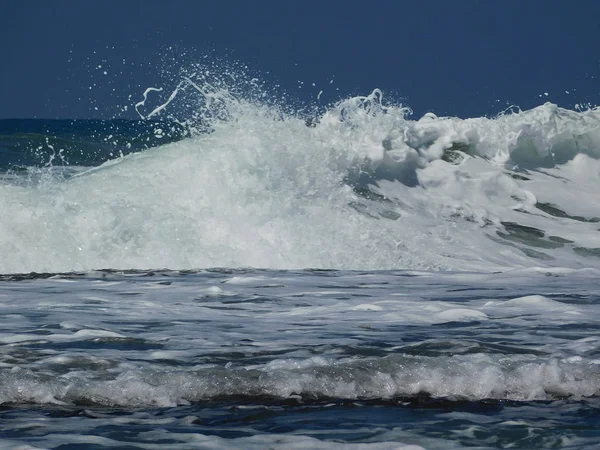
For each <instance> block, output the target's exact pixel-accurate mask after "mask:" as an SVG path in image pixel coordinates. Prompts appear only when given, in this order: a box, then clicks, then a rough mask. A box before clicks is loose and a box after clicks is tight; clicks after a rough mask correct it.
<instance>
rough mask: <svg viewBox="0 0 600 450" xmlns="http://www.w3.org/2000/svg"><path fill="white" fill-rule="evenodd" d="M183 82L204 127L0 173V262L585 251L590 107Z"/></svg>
mask: <svg viewBox="0 0 600 450" xmlns="http://www.w3.org/2000/svg"><path fill="white" fill-rule="evenodd" d="M200 99H201V100H203V101H204V103H202V102H201V101H200V103H201V104H202V105H203V106H204V107H206V108H208V109H209V112H206V113H205V115H204V118H205V119H206V121H207V122H208V123H209V126H208V128H210V130H211V133H209V134H200V135H198V136H196V137H193V138H189V139H187V140H184V141H181V142H178V143H174V144H169V145H165V146H162V147H158V148H155V149H152V150H148V151H145V152H142V153H138V154H134V155H129V156H127V157H124V158H120V159H116V160H113V161H110V162H108V163H106V164H104V165H103V166H101V167H99V168H95V169H93V170H90V171H88V172H86V173H83V174H80V175H79V176H76V177H74V178H71V179H70V180H67V181H64V180H60V181H59V180H55V181H53V180H45V181H44V182H40V183H37V184H33V185H23V183H21V184H19V185H15V184H11V183H10V182H5V184H3V185H0V214H1V220H0V254H1V255H2V258H1V259H0V273H14V272H29V271H50V272H58V271H72V270H90V269H98V268H163V267H168V268H176V269H183V268H198V267H214V266H221V267H239V266H250V267H265V268H303V267H319V268H353V269H394V268H412V269H427V270H429V269H434V270H435V269H460V270H497V269H502V270H506V269H509V268H518V267H528V266H531V265H536V266H548V267H552V266H561V267H572V268H580V267H598V266H600V258H599V257H598V252H599V251H600V250H598V248H600V241H599V240H598V237H597V231H598V226H599V225H598V224H597V223H595V222H593V220H596V219H597V218H598V217H599V216H600V200H599V197H598V195H597V189H598V179H599V178H598V176H599V174H600V161H599V160H598V157H599V156H600V150H599V149H600V128H599V124H600V111H598V110H590V111H585V112H574V111H568V110H564V109H561V108H558V107H556V106H555V105H552V104H545V105H542V106H540V107H538V108H535V109H532V110H530V111H524V112H517V113H512V114H505V115H502V116H500V117H497V118H495V119H490V118H473V119H466V120H462V119H458V118H437V117H435V116H433V115H427V116H426V117H424V118H422V119H421V120H417V121H415V120H409V119H408V117H407V110H406V109H405V108H402V107H394V106H384V104H383V103H382V100H381V93H380V92H379V91H377V90H376V91H375V92H373V94H371V95H370V96H368V97H356V98H352V99H349V100H346V101H344V102H341V103H339V104H338V105H335V106H332V107H331V108H329V109H328V110H327V111H326V112H325V113H324V114H322V115H321V116H320V118H319V120H318V121H317V123H316V124H315V125H314V126H310V127H309V126H306V124H305V121H304V120H303V119H302V118H301V117H299V116H297V115H294V114H292V113H289V112H283V111H282V110H281V109H280V108H278V107H274V106H268V105H265V104H261V103H259V102H256V101H250V100H245V99H243V98H241V97H234V96H233V95H231V94H230V93H229V92H227V91H226V89H225V88H222V89H221V90H218V89H217V90H215V89H213V90H210V91H207V90H206V89H205V90H203V91H202V95H201V96H200ZM209 100H210V101H209ZM210 108H213V109H214V111H212V112H210ZM205 129H206V127H205ZM590 220H592V221H591V222H590Z"/></svg>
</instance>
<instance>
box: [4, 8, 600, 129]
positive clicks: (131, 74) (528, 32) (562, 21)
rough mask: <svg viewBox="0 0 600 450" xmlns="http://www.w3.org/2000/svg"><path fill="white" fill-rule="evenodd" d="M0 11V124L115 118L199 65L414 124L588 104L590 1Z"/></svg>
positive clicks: (598, 11) (598, 24) (593, 88)
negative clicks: (353, 100) (391, 107)
mask: <svg viewBox="0 0 600 450" xmlns="http://www.w3.org/2000/svg"><path fill="white" fill-rule="evenodd" d="M1 10H2V16H3V26H2V27H0V39H1V42H2V47H1V48H2V56H3V57H2V60H3V67H2V69H1V70H0V118H6V117H44V118H55V117H62V118H84V117H99V118H106V117H113V116H115V115H117V114H121V113H120V109H119V108H118V106H122V105H132V104H133V103H134V102H135V101H137V100H139V99H140V98H141V94H142V92H143V91H144V89H145V88H146V87H149V86H152V85H158V84H162V85H164V87H165V88H167V89H168V88H169V87H170V86H169V85H173V84H175V83H176V82H177V81H178V80H176V77H175V76H174V75H173V76H171V74H172V72H175V70H174V68H176V66H177V65H186V64H189V63H191V62H193V61H194V60H197V59H200V58H201V57H202V56H203V55H206V54H209V55H213V56H211V57H215V58H220V59H229V60H235V61H239V62H241V63H244V64H247V65H248V66H249V67H250V68H251V69H252V70H254V71H256V72H257V73H262V74H264V75H263V78H265V79H267V80H268V82H269V83H273V84H276V83H277V84H280V85H281V86H282V88H283V89H284V90H285V91H287V92H288V93H289V94H290V95H291V96H296V97H298V98H301V99H302V100H304V101H316V96H317V94H318V92H319V91H320V90H324V94H323V96H322V97H321V99H320V101H321V102H328V101H334V100H337V99H339V98H341V97H345V96H349V95H355V94H367V93H369V92H370V91H372V90H373V89H374V88H381V89H382V90H383V91H384V92H385V93H386V95H388V97H389V98H393V99H395V100H397V101H398V100H400V101H402V102H403V103H405V104H408V105H409V106H411V107H412V108H413V109H414V111H415V114H416V115H420V114H422V113H424V112H426V111H434V112H435V113H437V114H439V115H458V116H461V117H467V116H479V115H486V114H487V115H489V114H494V113H497V112H499V111H501V110H503V109H504V108H505V107H506V106H508V105H510V104H517V105H519V106H521V107H522V108H524V109H525V108H531V107H533V106H536V105H539V104H541V103H543V102H545V101H552V102H554V103H558V104H559V105H561V106H566V107H573V106H574V105H575V104H577V103H591V104H593V105H596V104H598V103H600V101H599V98H600V93H599V91H598V88H597V87H598V86H597V79H598V77H600V70H599V63H600V39H598V35H599V32H600V2H598V1H595V0H578V1H574V2H564V1H555V0H547V1H538V0H520V1H516V0H506V1H493V0H482V1H477V0H455V1H439V0H429V1H426V2H415V1H410V2H409V1H401V0H396V1H392V0H390V1H383V0H381V1H377V0H372V1H346V2H342V1H334V0H329V1H327V0H321V1H283V0H278V1H270V0H268V1H267V0H262V1H253V2H251V1H231V0H230V1H227V0H223V1H219V2H206V1H170V2H166V1H157V0H146V1H142V0H121V1H115V0H105V1H83V0H52V1H42V0H20V1H16V0H4V1H3V2H2V6H1ZM169 47H171V50H168V49H169ZM165 61H169V63H168V65H169V67H170V69H169V72H168V73H165V72H164V71H162V70H161V69H163V68H164V67H165ZM99 65H102V66H103V67H102V68H100V69H99V68H98V66H99ZM104 70H106V71H107V75H104ZM332 79H333V80H334V83H333V84H329V82H330V80H332ZM298 80H300V81H303V82H304V83H305V84H304V85H303V88H302V89H299V88H298V86H299V83H298ZM312 83H315V86H314V87H313V86H312ZM90 87H92V89H90ZM566 91H568V93H567V92H566ZM545 93H548V96H546V95H545ZM130 96H131V97H130ZM540 96H541V97H540ZM130 111H131V109H130ZM131 117H134V116H131Z"/></svg>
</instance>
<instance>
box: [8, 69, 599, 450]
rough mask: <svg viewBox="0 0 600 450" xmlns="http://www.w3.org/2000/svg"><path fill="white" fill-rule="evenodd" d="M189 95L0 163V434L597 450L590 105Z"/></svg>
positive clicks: (595, 203) (595, 193)
mask: <svg viewBox="0 0 600 450" xmlns="http://www.w3.org/2000/svg"><path fill="white" fill-rule="evenodd" d="M153 91H154V90H152V89H150V90H148V91H147V92H146V93H145V94H144V100H143V101H141V102H140V103H139V104H138V105H137V107H138V111H140V113H141V114H142V115H143V114H144V113H143V110H145V108H146V103H147V101H148V97H150V94H155V92H153ZM183 91H186V92H188V94H189V93H190V92H192V93H194V94H195V95H198V98H199V100H198V108H197V111H198V114H197V115H196V116H194V120H190V121H188V122H185V123H183V124H181V123H180V125H178V126H180V127H183V128H185V129H186V130H188V136H187V137H186V138H185V139H181V140H178V141H176V142H171V143H169V144H165V145H160V146H156V147H153V148H150V149H147V150H144V151H137V152H133V153H130V154H127V155H125V156H119V157H117V158H113V159H110V160H108V161H107V162H105V163H104V164H102V165H94V164H92V163H86V155H87V153H85V154H84V152H83V151H80V155H79V157H78V158H79V159H78V161H79V162H78V164H77V165H76V166H62V165H59V162H63V163H64V162H65V161H67V160H68V157H65V154H66V153H65V152H63V150H64V149H61V148H59V147H58V146H57V145H56V144H52V148H51V150H52V155H53V159H51V162H52V164H47V165H46V167H31V166H30V167H27V166H26V165H25V167H4V169H5V173H4V175H3V176H2V178H1V179H0V274H4V275H0V444H1V445H2V447H3V448H15V449H16V448H20V449H24V448H27V449H31V448H56V449H58V448H61V449H66V448H86V449H89V448H98V449H100V448H111V447H112V448H145V449H158V448H160V449H162V448H181V449H190V448H215V449H222V448H256V449H259V448H267V447H268V448H285V449H287V448H303V449H304V448H338V447H340V448H353V447H356V448H404V449H412V450H415V449H422V448H432V449H433V448H438V449H447V448H463V447H468V448H506V447H511V448H526V449H531V448H571V449H582V448H589V449H592V448H598V445H599V444H600V432H599V431H598V419H599V418H600V403H599V398H600V339H599V338H598V335H599V332H600V306H599V301H600V294H599V283H598V279H599V277H600V271H599V269H600V238H599V230H600V194H599V187H600V184H599V179H600V110H597V109H593V110H587V111H570V110H566V109H562V108H559V107H557V106H556V105H552V104H549V103H547V104H544V105H542V106H539V107H537V108H534V109H532V110H529V111H513V112H510V113H505V114H502V115H499V116H496V117H493V118H487V117H480V118H471V119H459V118H443V117H436V116H435V115H433V114H427V115H425V116H424V117H422V118H421V119H418V120H413V119H412V118H411V116H410V114H409V110H408V109H406V108H404V107H402V106H393V105H386V104H385V102H384V101H383V100H382V93H381V92H380V91H378V90H375V91H374V92H373V93H372V94H370V95H368V96H365V97H355V98H351V99H347V100H345V101H343V102H340V103H338V104H336V105H332V106H331V107H329V108H327V109H326V110H325V111H322V112H321V113H320V114H318V115H317V116H316V117H312V118H311V119H310V120H307V117H306V116H305V115H302V114H299V113H294V112H290V109H289V108H284V107H281V106H277V105H276V104H274V103H273V102H267V101H261V100H260V96H258V97H257V96H248V97H244V96H243V95H242V96H240V95H233V94H232V93H231V91H228V90H227V89H224V88H222V87H217V88H215V87H214V86H212V85H210V84H199V83H198V82H194V81H192V80H191V79H187V80H186V81H184V82H182V83H181V84H180V85H179V86H178V87H177V89H176V90H175V91H174V92H173V93H172V94H171V96H170V97H168V99H167V101H166V102H165V103H163V104H162V105H160V106H158V107H156V108H155V109H154V110H153V111H152V112H150V113H148V114H146V115H145V116H144V117H154V116H157V115H159V114H163V113H164V111H167V110H168V109H169V108H170V107H172V106H173V104H172V102H175V101H176V100H177V99H178V98H179V97H178V96H180V94H181V92H183ZM257 98H258V100H257ZM119 126H123V125H122V124H121V125H119ZM160 126H161V127H162V128H159V125H157V124H153V125H151V127H153V128H152V129H153V130H154V131H153V132H152V133H153V138H154V139H155V140H156V139H158V140H160V139H161V138H162V136H163V135H166V134H168V130H166V127H167V126H168V125H164V124H163V125H160ZM163 128H165V129H163ZM72 133H73V134H75V135H76V134H77V133H80V134H81V132H80V131H78V130H77V129H75V128H73V130H72ZM50 137H52V136H50V133H49V132H48V133H46V136H45V138H50ZM18 138H19V139H21V140H22V139H23V136H21V135H19V137H18ZM16 139H17V135H16V134H10V133H9V134H6V135H5V136H3V141H2V142H4V144H3V145H9V144H10V143H11V142H16V141H15V140H16ZM86 139H87V138H86ZM110 139H117V138H116V137H113V135H112V134H110V136H108V137H106V140H110ZM11 140H12V141H11ZM84 141H85V139H84V138H83V137H81V136H80V140H77V141H76V143H75V144H73V142H75V141H73V142H72V143H71V147H75V148H77V147H78V145H80V144H79V142H84ZM6 142H8V143H9V144H6ZM46 142H49V141H46ZM52 142H54V141H52ZM11 145H12V144H11ZM48 145H50V144H48ZM86 145H88V146H89V142H88V143H87V144H86ZM9 147H10V145H9ZM9 147H7V148H9ZM13 147H14V146H13ZM13 147H10V148H13ZM6 153H7V154H8V152H6ZM115 154H117V153H116V152H115ZM96 156H97V155H96ZM96 159H97V158H96ZM91 160H92V158H91V156H90V159H89V161H91ZM67 162H68V161H67Z"/></svg>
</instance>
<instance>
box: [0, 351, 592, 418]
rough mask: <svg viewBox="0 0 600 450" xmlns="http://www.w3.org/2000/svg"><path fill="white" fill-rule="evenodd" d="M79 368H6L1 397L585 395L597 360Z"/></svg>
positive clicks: (164, 399) (476, 358)
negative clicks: (50, 371) (47, 371)
mask: <svg viewBox="0 0 600 450" xmlns="http://www.w3.org/2000/svg"><path fill="white" fill-rule="evenodd" d="M114 372H115V369H114V368H113V369H110V370H109V371H102V370H100V371H86V370H80V371H74V372H69V373H67V374H65V375H61V376H52V377H50V376H46V375H44V374H43V373H41V372H40V373H34V372H32V371H29V370H26V369H20V368H18V367H16V368H13V369H11V370H3V374H2V381H0V404H2V403H33V404H46V403H56V404H71V405H72V404H75V405H82V404H92V405H104V406H120V407H141V406H143V407H147V406H158V407H169V406H175V405H185V404H189V403H195V402H204V401H210V400H218V399H232V398H235V399H237V401H248V402H253V401H256V400H259V399H263V400H264V399H271V400H285V399H293V398H302V399H304V401H325V400H331V399H334V400H372V401H388V400H392V399H398V398H411V397H414V396H421V395H427V396H431V397H433V398H451V399H455V400H456V399H467V400H471V401H477V400H483V399H507V400H551V399H557V398H571V399H582V398H586V397H596V396H598V395H600V384H599V383H600V365H598V364H597V363H596V362H594V361H591V360H585V359H583V358H581V357H577V358H568V359H564V360H560V359H542V358H536V357H532V356H498V355H485V354H474V355H469V356H453V357H450V356H444V357H424V356H405V355H394V356H390V357H385V358H373V359H359V360H356V359H350V360H340V361H336V360H332V359H326V358H316V359H314V358H313V359H309V360H282V361H273V362H271V363H270V364H268V365H267V366H264V367H262V368H251V367H240V368H228V367H219V366H207V367H203V368H197V369H194V370H177V369H170V370H161V369H160V368H159V367H147V368H145V369H143V368H136V369H133V368H128V367H126V366H123V367H122V368H121V369H120V371H118V372H117V373H114Z"/></svg>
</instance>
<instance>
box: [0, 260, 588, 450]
mask: <svg viewBox="0 0 600 450" xmlns="http://www.w3.org/2000/svg"><path fill="white" fill-rule="evenodd" d="M598 275H599V273H598V272H597V271H590V270H583V271H565V270H562V271H556V270H555V271H547V270H545V269H536V270H533V271H531V270H530V271H517V272H513V273H510V274H495V275H491V274H490V275H483V274H476V273H444V274H434V273H428V272H406V271H391V272H390V271H387V272H340V271H325V272H323V271H318V272H314V271H306V272H285V271H282V272H274V271H231V270H214V271H207V272H194V273H181V272H172V271H167V272H132V273H128V274H125V273H115V272H96V273H88V274H73V275H66V276H52V277H50V278H35V279H31V277H25V278H23V277H11V278H5V279H4V280H3V281H2V297H0V318H1V321H2V329H3V330H11V331H10V332H9V333H2V334H0V343H2V347H1V351H0V372H1V376H0V403H2V404H4V405H7V407H5V408H4V409H3V410H2V411H1V412H0V414H1V415H2V416H3V420H2V421H1V423H2V425H1V426H0V434H1V435H2V436H4V437H5V438H6V437H8V436H11V435H14V436H19V440H20V441H21V442H22V443H23V442H26V443H28V444H31V445H35V446H38V445H41V446H42V447H44V448H46V447H53V446H54V445H57V444H58V443H61V442H63V443H64V442H71V443H75V442H79V443H81V444H82V445H83V444H84V443H85V444H86V445H91V444H92V443H95V444H98V445H100V444H102V445H109V444H107V443H106V442H109V443H110V445H116V446H118V445H121V446H122V445H124V443H126V442H130V443H132V444H135V448H157V447H155V446H153V444H152V443H153V442H154V441H156V440H161V441H164V442H165V443H169V445H175V446H176V447H174V448H230V447H235V446H239V445H242V446H244V447H245V446H247V445H248V446H255V447H256V448H259V447H260V446H261V445H266V444H265V442H270V443H271V444H272V445H278V446H279V447H280V448H288V447H287V445H296V446H297V447H298V448H301V447H302V446H303V445H308V444H310V445H314V446H317V447H318V448H324V446H325V445H333V444H332V443H331V442H330V443H329V444H328V442H329V441H331V440H336V439H341V440H342V442H346V443H352V442H362V443H368V442H379V443H380V444H378V446H375V447H374V448H398V446H399V445H400V444H399V443H400V442H402V443H404V444H418V445H421V446H425V447H426V448H449V447H448V446H449V445H450V446H453V445H455V444H456V445H458V444H461V445H479V446H481V448H487V447H488V446H489V445H491V444H492V443H494V442H500V441H503V442H507V441H508V442H512V444H513V445H516V446H518V447H519V448H541V447H545V446H552V445H559V446H565V447H568V448H583V447H584V446H585V445H587V444H586V443H590V442H593V439H594V437H597V431H596V422H595V421H592V422H593V423H592V422H590V421H588V420H583V419H581V420H583V422H581V421H580V422H579V425H578V427H579V428H578V429H571V428H570V426H569V425H568V422H565V419H564V417H563V418H562V419H559V417H560V416H561V415H563V416H564V414H567V415H568V414H575V415H579V414H583V415H585V414H588V415H589V414H592V415H595V416H596V417H597V415H598V411H600V410H599V409H598V408H599V407H600V404H598V401H597V399H598V397H599V396H600V359H599V358H600V353H599V351H598V349H599V345H600V339H599V338H598V336H596V335H595V334H594V333H593V332H591V330H597V329H598V327H599V326H600V314H599V310H598V306H597V305H598V293H597V283H596V279H597V277H598ZM9 405H14V406H16V407H14V406H13V407H11V406H9ZM19 405H32V406H31V407H29V408H25V409H23V408H22V406H21V407H20V406H19ZM448 405H453V406H452V408H451V409H448ZM550 405H553V406H552V407H551V408H548V407H549V406H550ZM528 408H529V409H530V410H531V411H536V414H537V416H535V414H532V413H531V414H532V415H531V417H530V418H529V419H528V418H527V417H528V414H530V413H528V412H527V411H528ZM569 408H571V410H572V411H571V412H568V411H569ZM416 411H421V412H420V413H419V414H418V415H419V416H420V417H421V418H420V419H418V421H416V420H417V417H416V416H415V414H416ZM308 413H310V414H311V415H310V416H309V417H311V420H310V422H303V421H302V420H301V419H302V417H303V416H304V415H305V414H308ZM365 417H370V419H369V420H368V421H367V422H364V420H365ZM540 417H544V419H543V420H542V419H540ZM75 418H77V420H75ZM545 420H548V421H552V420H561V421H562V423H563V425H562V426H561V427H559V428H553V427H551V426H549V425H548V424H546V423H545V422H544V421H545ZM573 420H577V419H573ZM357 421H358V422H357ZM361 421H362V422H361ZM415 421H416V422H415ZM440 421H444V423H445V424H444V425H440V424H441V422H440ZM359 423H360V426H358V428H357V425H358V424H359ZM124 424H127V426H128V428H127V430H128V432H127V433H123V432H121V431H119V428H118V427H119V426H122V425H124ZM67 430H68V431H69V432H71V433H74V436H75V437H76V438H77V440H73V439H71V438H67V437H66V435H65V434H64V433H66V432H67ZM150 430H152V431H150ZM509 430H510V431H509ZM290 432H292V434H291V435H288V436H279V434H281V433H285V434H287V433H290ZM294 434H299V435H301V436H298V437H293V435H294ZM336 435H337V437H336ZM281 439H283V440H281ZM310 439H317V440H316V441H314V442H312V444H311V441H310ZM323 439H324V440H323ZM498 440H500V441H498ZM590 440H591V441H590ZM288 441H289V442H288ZM5 442H8V441H5ZM286 442H288V444H286ZM385 442H389V444H383V443H385ZM392 443H394V444H392ZM567 443H571V444H573V445H571V444H569V445H571V446H570V447H569V445H567ZM271 444H269V445H271ZM188 445H189V446H191V447H187V446H188ZM177 446H180V447H177ZM493 446H495V445H493ZM400 448H402V447H400Z"/></svg>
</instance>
